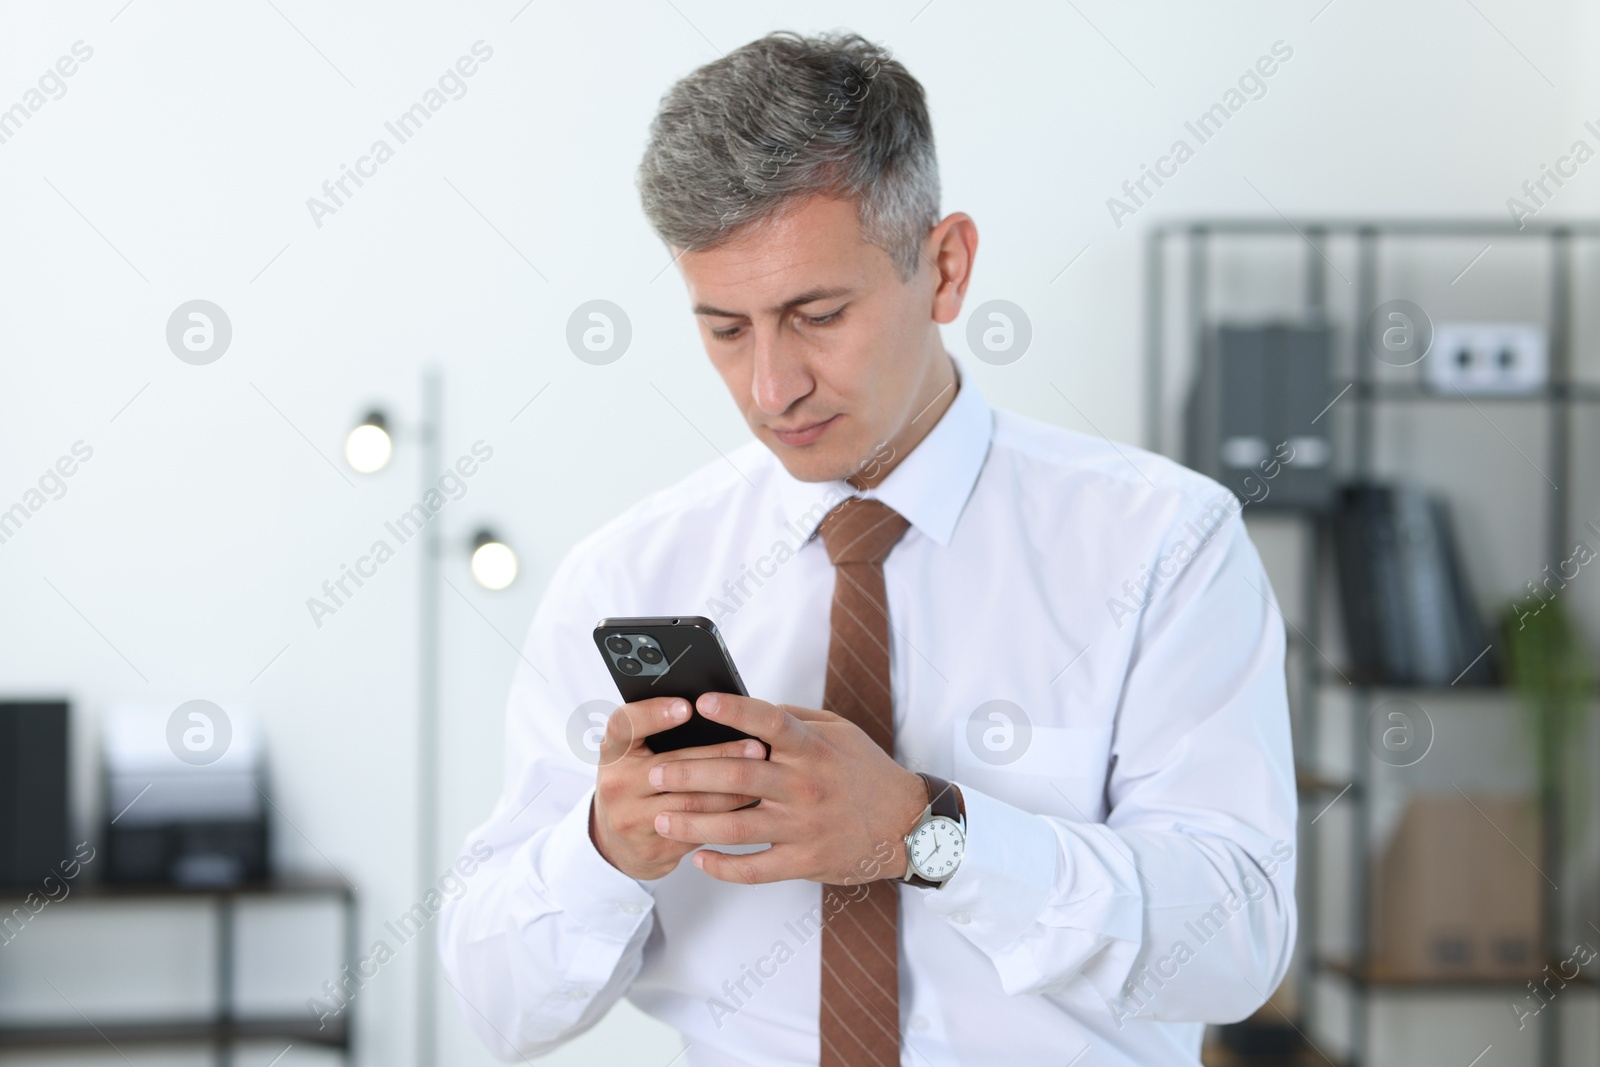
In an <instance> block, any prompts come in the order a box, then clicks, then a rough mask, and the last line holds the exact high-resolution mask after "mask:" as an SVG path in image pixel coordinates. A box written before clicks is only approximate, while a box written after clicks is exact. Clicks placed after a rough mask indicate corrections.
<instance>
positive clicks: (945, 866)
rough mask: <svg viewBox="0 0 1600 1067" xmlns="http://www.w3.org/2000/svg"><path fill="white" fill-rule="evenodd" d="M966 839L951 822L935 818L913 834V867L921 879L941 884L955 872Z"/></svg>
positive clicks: (950, 820)
mask: <svg viewBox="0 0 1600 1067" xmlns="http://www.w3.org/2000/svg"><path fill="white" fill-rule="evenodd" d="M965 847H966V839H965V837H964V836H963V835H962V833H961V827H960V826H958V825H956V823H955V821H954V820H952V819H947V818H945V817H944V816H943V815H935V816H934V817H933V818H931V819H929V820H928V821H927V822H925V823H923V824H922V825H921V826H919V827H917V831H916V833H914V834H912V835H911V848H910V853H911V866H912V867H914V868H915V869H916V872H917V873H918V874H920V875H922V877H924V878H927V879H930V880H933V881H940V880H942V879H945V878H948V877H950V876H951V875H952V874H954V873H955V869H956V864H958V863H960V862H961V852H962V850H963V849H964V848H965Z"/></svg>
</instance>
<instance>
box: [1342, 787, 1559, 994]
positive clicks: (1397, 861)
mask: <svg viewBox="0 0 1600 1067" xmlns="http://www.w3.org/2000/svg"><path fill="white" fill-rule="evenodd" d="M1542 838H1543V834H1542V833H1541V828H1540V824H1539V812H1538V807H1537V806H1536V805H1535V804H1534V803H1533V802H1532V801H1530V800H1527V799H1524V798H1517V797H1504V796H1477V795H1474V796H1471V797H1470V798H1469V797H1468V796H1466V795H1463V794H1461V793H1456V792H1451V793H1444V794H1439V795H1437V796H1431V795H1430V796H1418V797H1415V798H1413V799H1412V800H1411V802H1410V803H1409V804H1408V805H1407V806H1406V809H1405V812H1404V813H1403V814H1402V815H1401V818H1400V823H1399V826H1398V828H1397V829H1396V830H1395V834H1394V837H1393V838H1392V839H1391V840H1390V842H1389V845H1388V847H1387V848H1386V849H1385V850H1384V853H1383V856H1382V857H1381V858H1380V860H1379V861H1378V864H1377V865H1376V868H1375V871H1374V875H1375V877H1374V886H1373V893H1372V913H1371V914H1372V925H1371V942H1370V946H1369V947H1370V954H1371V957H1372V965H1373V972H1374V974H1375V975H1377V976H1381V977H1384V978H1399V979H1407V978H1419V979H1437V978H1446V979H1449V978H1511V979H1517V978H1532V977H1533V976H1534V975H1536V974H1537V973H1538V971H1539V968H1540V967H1541V966H1542V965H1543V958H1544V952H1543V945H1544V923H1543V903H1544V885H1545V881H1544V877H1543V876H1542V875H1541V874H1540V873H1539V870H1538V869H1537V868H1536V867H1535V866H1534V864H1536V863H1540V862H1542V848H1541V841H1542Z"/></svg>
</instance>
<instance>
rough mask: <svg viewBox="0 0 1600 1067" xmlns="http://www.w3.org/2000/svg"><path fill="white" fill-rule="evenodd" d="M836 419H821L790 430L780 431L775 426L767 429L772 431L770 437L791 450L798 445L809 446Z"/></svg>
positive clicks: (833, 417)
mask: <svg viewBox="0 0 1600 1067" xmlns="http://www.w3.org/2000/svg"><path fill="white" fill-rule="evenodd" d="M838 418H839V416H838V415H834V416H832V417H831V418H827V419H823V420H822V421H821V422H813V423H808V424H807V425H805V426H798V427H795V428H794V429H790V430H780V429H778V428H777V427H776V426H769V427H768V429H770V430H771V431H772V435H773V436H774V437H776V438H777V439H778V440H779V441H781V442H783V443H784V444H786V445H789V446H790V447H791V448H797V447H799V446H800V445H809V444H810V443H811V442H813V441H815V440H816V439H817V438H819V437H821V436H822V435H823V434H824V433H826V432H827V430H828V427H829V426H832V425H833V424H834V422H835V421H836V420H837V419H838Z"/></svg>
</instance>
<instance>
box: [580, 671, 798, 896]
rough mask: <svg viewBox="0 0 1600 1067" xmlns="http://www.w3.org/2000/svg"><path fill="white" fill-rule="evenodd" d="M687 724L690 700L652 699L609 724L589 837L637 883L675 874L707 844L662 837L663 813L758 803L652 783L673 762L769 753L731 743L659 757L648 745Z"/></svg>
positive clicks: (746, 758) (621, 711)
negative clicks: (658, 825)
mask: <svg viewBox="0 0 1600 1067" xmlns="http://www.w3.org/2000/svg"><path fill="white" fill-rule="evenodd" d="M688 718H689V702H688V701H687V700H679V699H677V698H674V697H652V698H651V699H649V700H641V701H639V702H638V703H635V704H624V705H622V706H621V707H619V708H618V709H617V710H616V711H614V712H612V713H611V718H610V719H609V720H608V721H607V722H606V733H605V739H604V740H603V741H602V742H601V745H600V769H599V772H598V775H597V777H596V780H595V790H594V803H593V805H592V806H591V807H590V809H589V837H590V839H591V840H593V841H594V845H595V848H597V849H598V850H599V851H600V855H602V856H604V857H605V859H606V862H607V863H610V864H611V866H613V867H615V868H617V870H619V871H621V872H622V873H624V874H626V875H629V876H631V877H634V878H641V879H650V878H660V877H662V876H663V875H666V874H669V873H671V871H672V870H673V868H675V867H677V865H678V861H679V860H681V859H683V857H684V854H685V853H688V852H692V851H694V846H695V844H700V843H703V842H692V843H689V844H683V843H681V842H678V841H671V840H668V839H667V838H664V837H662V836H660V835H659V834H657V833H656V831H655V826H654V823H655V818H656V815H657V813H658V812H662V811H672V812H686V811H692V812H723V811H732V810H733V809H734V808H738V807H742V806H743V805H745V804H749V803H751V802H752V801H754V800H755V799H756V798H755V797H754V796H746V795H742V794H736V793H723V792H710V791H708V792H691V791H676V792H672V793H662V792H660V791H659V790H658V789H657V788H656V787H655V786H653V785H651V784H650V777H649V776H650V771H651V769H652V768H654V767H656V766H659V765H660V764H663V763H667V762H684V763H694V762H698V761H700V760H703V759H718V760H727V761H729V762H738V763H744V762H764V761H763V760H762V757H763V756H765V755H766V750H765V749H764V748H762V746H761V743H760V742H759V741H725V742H722V743H721V744H716V745H704V746H701V747H698V748H680V749H678V750H676V751H674V752H662V753H659V754H657V753H655V752H651V751H650V750H649V749H648V748H646V747H645V743H644V739H645V738H646V737H647V736H649V735H650V734H655V733H660V732H661V731H663V730H668V729H671V728H672V727H674V726H679V725H681V724H682V723H683V722H685V721H686V720H687V719H688ZM747 732H748V731H747Z"/></svg>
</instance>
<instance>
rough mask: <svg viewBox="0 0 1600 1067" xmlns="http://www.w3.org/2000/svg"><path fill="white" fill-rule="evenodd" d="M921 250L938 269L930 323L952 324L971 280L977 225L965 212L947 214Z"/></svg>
mask: <svg viewBox="0 0 1600 1067" xmlns="http://www.w3.org/2000/svg"><path fill="white" fill-rule="evenodd" d="M924 248H925V249H926V255H927V258H928V260H929V261H930V262H932V263H933V264H934V265H935V266H937V267H938V268H939V277H938V279H937V280H936V283H935V286H934V290H933V307H932V309H931V310H932V314H933V321H934V322H938V323H946V322H954V321H955V320H956V316H957V315H959V314H961V302H962V300H964V299H965V298H966V295H967V283H968V282H969V281H971V280H972V261H973V260H974V259H975V258H977V255H978V224H977V223H975V222H973V221H972V216H971V215H968V214H967V213H966V212H964V211H957V212H954V213H952V214H950V215H946V216H945V217H944V218H943V219H941V220H940V221H939V224H938V225H937V226H935V227H934V228H933V229H932V230H930V231H928V240H927V242H926V243H925V245H924ZM926 265H927V264H924V266H926Z"/></svg>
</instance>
